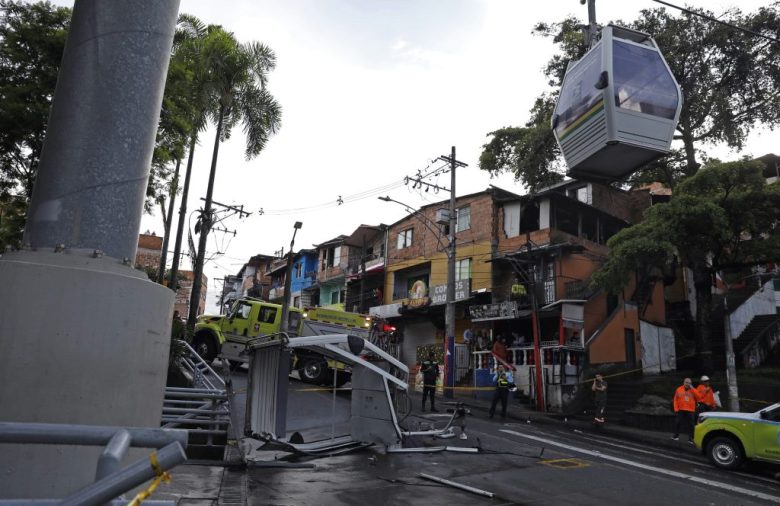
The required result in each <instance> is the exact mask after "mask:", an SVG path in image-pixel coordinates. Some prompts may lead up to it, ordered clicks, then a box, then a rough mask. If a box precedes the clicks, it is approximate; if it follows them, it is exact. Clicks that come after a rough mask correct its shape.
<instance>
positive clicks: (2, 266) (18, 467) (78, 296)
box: [0, 250, 174, 499]
mask: <svg viewBox="0 0 780 506" xmlns="http://www.w3.org/2000/svg"><path fill="white" fill-rule="evenodd" d="M173 302H174V294H173V292H172V291H171V290H169V289H167V288H165V287H163V286H161V285H158V284H155V283H153V282H151V281H149V279H148V278H147V276H146V274H145V273H144V272H142V271H138V270H135V269H133V268H131V267H130V266H127V265H123V264H122V263H121V262H119V261H117V260H116V259H114V258H110V257H98V258H95V255H94V254H93V252H92V251H87V250H66V251H63V252H59V253H55V252H52V251H51V250H49V251H46V252H44V251H20V252H13V253H8V254H5V255H3V256H2V257H0V421H5V422H46V423H72V424H89V425H116V426H134V427H158V426H159V424H160V417H161V412H162V401H163V396H164V390H165V380H166V373H167V367H168V354H169V350H170V327H171V316H172V312H173ZM101 450H102V449H100V448H85V447H76V446H37V445H36V446H22V445H0V497H6V498H20V499H21V498H51V497H63V496H65V495H67V494H68V493H70V492H73V491H75V490H78V489H80V488H82V487H83V486H85V485H86V484H88V483H91V482H92V481H94V478H95V466H96V464H97V457H98V455H99V454H100V452H101ZM148 453H149V451H147V450H133V451H131V452H129V454H128V457H127V459H126V460H127V461H131V460H134V459H137V458H140V456H141V455H144V454H148Z"/></svg>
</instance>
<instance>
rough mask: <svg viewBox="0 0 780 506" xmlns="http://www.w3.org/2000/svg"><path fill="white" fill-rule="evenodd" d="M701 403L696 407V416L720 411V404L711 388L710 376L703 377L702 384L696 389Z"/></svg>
mask: <svg viewBox="0 0 780 506" xmlns="http://www.w3.org/2000/svg"><path fill="white" fill-rule="evenodd" d="M696 394H697V395H698V400H699V403H698V404H697V405H696V414H699V413H704V412H705V411H715V410H716V409H718V403H717V402H716V401H715V392H713V391H712V387H711V386H710V378H709V376H702V377H701V383H699V386H697V387H696Z"/></svg>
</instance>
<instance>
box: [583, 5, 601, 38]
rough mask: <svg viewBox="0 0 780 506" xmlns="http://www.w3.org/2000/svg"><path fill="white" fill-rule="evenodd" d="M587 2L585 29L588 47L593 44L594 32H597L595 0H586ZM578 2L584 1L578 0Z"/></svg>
mask: <svg viewBox="0 0 780 506" xmlns="http://www.w3.org/2000/svg"><path fill="white" fill-rule="evenodd" d="M587 2H588V31H587V43H588V49H590V48H591V47H592V46H593V43H594V42H595V41H596V33H597V32H598V25H597V24H596V0H587ZM580 3H584V1H583V0H580Z"/></svg>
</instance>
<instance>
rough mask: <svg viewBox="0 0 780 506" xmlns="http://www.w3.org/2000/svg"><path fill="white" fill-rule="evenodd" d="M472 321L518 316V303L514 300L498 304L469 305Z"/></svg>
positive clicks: (506, 318) (505, 318)
mask: <svg viewBox="0 0 780 506" xmlns="http://www.w3.org/2000/svg"><path fill="white" fill-rule="evenodd" d="M469 316H470V317H471V321H473V322H476V321H480V320H508V319H512V318H517V317H518V314H517V303H516V302H514V301H507V302H501V303H498V304H475V305H473V306H469Z"/></svg>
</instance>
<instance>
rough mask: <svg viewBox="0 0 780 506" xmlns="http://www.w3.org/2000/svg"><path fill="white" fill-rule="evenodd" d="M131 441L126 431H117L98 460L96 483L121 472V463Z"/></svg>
mask: <svg viewBox="0 0 780 506" xmlns="http://www.w3.org/2000/svg"><path fill="white" fill-rule="evenodd" d="M131 440H132V438H131V436H130V433H129V432H127V431H126V430H124V429H122V430H119V431H117V432H116V433H115V434H114V435H113V436H112V437H111V440H110V441H109V442H108V444H107V445H106V449H105V450H103V453H102V454H101V455H100V458H99V459H98V465H97V473H96V474H95V481H100V480H102V479H103V478H105V477H107V476H110V475H112V474H114V473H115V472H117V471H119V463H120V461H121V460H122V459H123V458H124V457H125V454H126V453H127V449H128V448H129V447H130V442H131Z"/></svg>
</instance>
